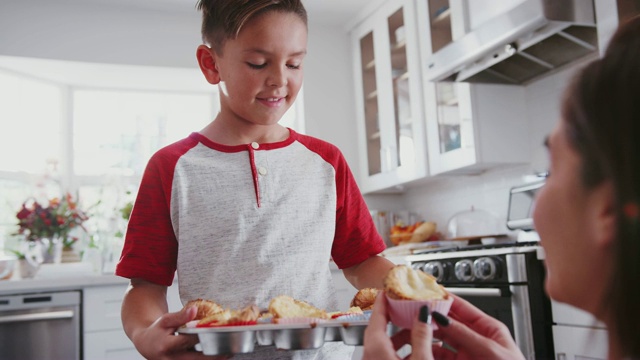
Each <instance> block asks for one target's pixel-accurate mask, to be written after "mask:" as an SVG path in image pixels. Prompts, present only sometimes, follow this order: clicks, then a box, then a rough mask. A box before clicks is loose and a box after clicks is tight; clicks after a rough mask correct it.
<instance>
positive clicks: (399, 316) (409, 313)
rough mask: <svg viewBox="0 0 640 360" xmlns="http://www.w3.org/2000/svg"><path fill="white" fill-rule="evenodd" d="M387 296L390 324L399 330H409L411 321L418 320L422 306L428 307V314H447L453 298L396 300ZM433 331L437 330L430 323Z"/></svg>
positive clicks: (435, 326)
mask: <svg viewBox="0 0 640 360" xmlns="http://www.w3.org/2000/svg"><path fill="white" fill-rule="evenodd" d="M386 296H387V302H388V303H389V318H390V320H391V322H392V323H393V324H394V325H396V326H398V327H401V328H405V329H411V327H412V326H413V321H414V320H415V319H417V318H418V314H419V313H420V308H421V307H422V306H423V305H427V306H428V307H429V312H432V311H437V312H439V313H441V314H443V315H446V314H447V313H449V308H451V304H452V303H453V297H451V296H449V297H448V298H447V299H442V300H405V299H402V300H397V299H393V298H391V297H389V295H386ZM431 327H433V329H434V330H436V329H437V328H438V325H437V324H436V322H435V321H432V322H431Z"/></svg>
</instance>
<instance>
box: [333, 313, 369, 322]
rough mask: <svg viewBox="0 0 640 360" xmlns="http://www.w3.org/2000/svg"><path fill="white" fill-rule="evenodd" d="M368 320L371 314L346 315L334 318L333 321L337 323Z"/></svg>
mask: <svg viewBox="0 0 640 360" xmlns="http://www.w3.org/2000/svg"><path fill="white" fill-rule="evenodd" d="M369 318H371V313H368V314H346V315H341V316H338V317H336V318H334V320H338V321H369Z"/></svg>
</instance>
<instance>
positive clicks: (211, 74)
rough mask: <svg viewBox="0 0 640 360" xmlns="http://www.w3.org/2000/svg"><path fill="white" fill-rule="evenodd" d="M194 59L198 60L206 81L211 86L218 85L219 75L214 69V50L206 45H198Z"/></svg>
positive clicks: (215, 59)
mask: <svg viewBox="0 0 640 360" xmlns="http://www.w3.org/2000/svg"><path fill="white" fill-rule="evenodd" d="M196 58H197V59H198V65H200V70H201V71H202V74H204V77H205V78H206V79H207V81H208V82H209V83H211V84H213V85H217V84H218V83H220V73H219V72H218V68H217V67H216V61H217V54H216V53H215V50H213V49H211V48H210V47H208V46H207V45H200V46H198V49H197V50H196Z"/></svg>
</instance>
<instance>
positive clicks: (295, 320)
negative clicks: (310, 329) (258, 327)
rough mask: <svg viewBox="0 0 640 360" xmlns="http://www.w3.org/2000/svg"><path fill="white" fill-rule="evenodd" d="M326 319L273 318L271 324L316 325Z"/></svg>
mask: <svg viewBox="0 0 640 360" xmlns="http://www.w3.org/2000/svg"><path fill="white" fill-rule="evenodd" d="M326 321H327V320H326V319H320V318H309V317H295V318H274V319H273V322H274V323H276V324H317V323H321V322H326Z"/></svg>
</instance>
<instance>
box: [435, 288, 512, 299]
mask: <svg viewBox="0 0 640 360" xmlns="http://www.w3.org/2000/svg"><path fill="white" fill-rule="evenodd" d="M446 289H447V291H448V292H450V293H452V294H454V295H458V296H482V297H501V296H502V290H500V289H496V288H493V289H480V288H452V287H451V288H450V287H447V288H446Z"/></svg>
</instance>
